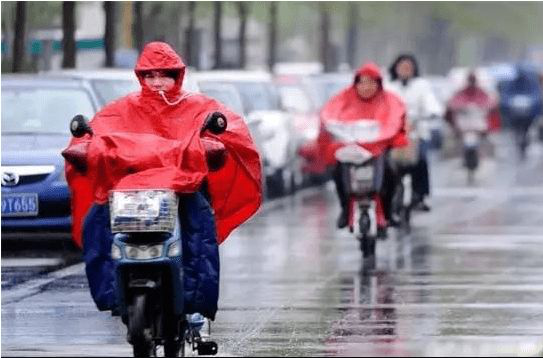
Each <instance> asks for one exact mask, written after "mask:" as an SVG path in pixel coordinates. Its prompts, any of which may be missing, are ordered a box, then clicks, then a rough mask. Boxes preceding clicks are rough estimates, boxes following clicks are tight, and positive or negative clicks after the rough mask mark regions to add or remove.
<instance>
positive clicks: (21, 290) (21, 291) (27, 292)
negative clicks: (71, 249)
mask: <svg viewBox="0 0 543 358" xmlns="http://www.w3.org/2000/svg"><path fill="white" fill-rule="evenodd" d="M84 269H85V263H84V262H81V263H78V264H75V265H72V266H68V267H65V268H63V269H61V270H58V271H53V272H51V273H49V274H47V275H46V276H45V277H41V278H36V279H33V280H29V281H27V282H24V283H22V284H20V285H18V286H16V287H14V288H13V289H9V290H4V292H2V306H5V305H7V304H11V303H14V302H18V301H20V300H22V299H25V298H27V297H30V296H33V295H35V294H37V293H39V292H40V289H41V287H43V286H45V285H47V284H49V283H51V282H53V281H56V280H60V279H62V278H64V277H67V276H71V275H75V274H79V273H81V274H83V273H84Z"/></svg>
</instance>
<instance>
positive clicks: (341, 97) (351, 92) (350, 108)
mask: <svg viewBox="0 0 543 358" xmlns="http://www.w3.org/2000/svg"><path fill="white" fill-rule="evenodd" d="M357 76H369V77H371V78H373V79H375V80H377V81H379V82H380V83H382V75H381V71H380V70H379V67H377V65H375V64H373V63H368V64H365V65H363V66H362V67H360V68H359V69H358V71H356V73H355V77H357ZM405 113H406V110H405V106H404V104H403V102H402V101H401V99H400V98H399V97H397V96H396V95H394V94H392V93H390V92H387V91H385V90H383V88H382V86H380V89H379V91H378V92H377V94H376V95H375V96H373V97H372V98H370V99H367V100H365V99H362V98H361V97H360V96H359V94H358V92H357V90H356V87H355V84H354V81H353V85H351V86H349V87H348V88H346V89H344V90H343V91H341V92H340V93H339V94H337V95H336V96H334V97H333V98H332V99H330V100H329V101H328V103H326V104H325V105H324V107H323V109H322V110H321V113H320V117H321V127H320V129H321V130H320V134H319V137H318V139H317V144H318V147H319V153H320V156H321V158H323V160H324V161H325V163H326V165H334V164H335V163H336V159H335V152H336V150H337V149H338V148H340V147H341V146H342V145H343V143H338V142H335V141H334V139H333V138H332V136H331V135H330V134H329V133H328V132H327V131H326V130H325V127H326V122H327V121H330V120H332V121H344V122H352V121H358V120H376V121H378V122H379V123H380V134H379V136H378V138H377V139H376V140H375V141H374V142H372V143H358V144H359V145H361V146H363V147H364V148H366V149H367V150H369V151H371V152H372V153H374V154H380V153H382V152H383V151H384V150H385V149H387V148H388V147H402V146H405V145H407V143H408V141H407V137H406V132H405Z"/></svg>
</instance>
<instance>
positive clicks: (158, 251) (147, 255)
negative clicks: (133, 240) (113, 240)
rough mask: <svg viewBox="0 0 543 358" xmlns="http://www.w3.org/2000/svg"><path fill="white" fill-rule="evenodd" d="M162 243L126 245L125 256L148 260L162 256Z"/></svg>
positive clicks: (132, 258)
mask: <svg viewBox="0 0 543 358" xmlns="http://www.w3.org/2000/svg"><path fill="white" fill-rule="evenodd" d="M162 250H163V245H162V244H159V245H152V246H147V245H126V248H125V254H126V257H127V258H129V259H131V260H150V259H156V258H159V257H161V256H162Z"/></svg>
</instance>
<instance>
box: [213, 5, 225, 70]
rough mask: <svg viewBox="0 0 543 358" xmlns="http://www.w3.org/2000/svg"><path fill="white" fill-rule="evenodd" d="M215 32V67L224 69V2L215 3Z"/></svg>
mask: <svg viewBox="0 0 543 358" xmlns="http://www.w3.org/2000/svg"><path fill="white" fill-rule="evenodd" d="M214 6H215V14H214V32H215V66H214V68H216V69H217V68H222V67H223V61H222V15H223V14H222V10H223V8H222V2H221V1H216V2H215V3H214Z"/></svg>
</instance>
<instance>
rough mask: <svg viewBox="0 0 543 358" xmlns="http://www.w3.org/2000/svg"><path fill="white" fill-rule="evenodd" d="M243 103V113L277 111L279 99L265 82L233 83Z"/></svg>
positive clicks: (271, 87) (271, 86)
mask: <svg viewBox="0 0 543 358" xmlns="http://www.w3.org/2000/svg"><path fill="white" fill-rule="evenodd" d="M227 83H228V84H232V85H234V86H235V87H236V88H237V90H238V91H239V94H240V95H241V99H242V101H243V107H244V108H245V113H251V112H253V111H276V110H278V109H279V99H278V96H277V93H276V92H275V91H274V88H273V84H271V83H267V82H256V81H255V82H251V81H233V82H227Z"/></svg>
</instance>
